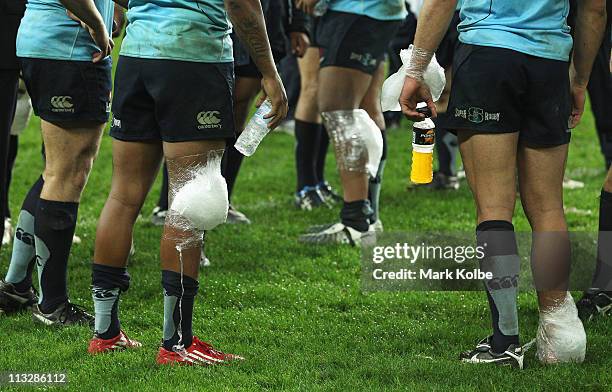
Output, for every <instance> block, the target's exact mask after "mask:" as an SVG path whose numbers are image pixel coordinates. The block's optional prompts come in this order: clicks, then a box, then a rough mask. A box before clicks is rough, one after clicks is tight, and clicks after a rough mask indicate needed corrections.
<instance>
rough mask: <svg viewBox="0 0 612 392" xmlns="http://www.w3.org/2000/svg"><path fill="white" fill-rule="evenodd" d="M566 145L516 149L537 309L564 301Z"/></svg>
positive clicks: (567, 261) (567, 255)
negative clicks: (528, 230) (531, 239)
mask: <svg viewBox="0 0 612 392" xmlns="http://www.w3.org/2000/svg"><path fill="white" fill-rule="evenodd" d="M567 151H568V144H565V145H561V146H557V147H549V148H530V147H527V146H524V145H521V146H520V147H519V155H518V168H519V183H520V192H521V203H522V204H523V210H524V211H525V215H526V216H527V219H528V220H529V224H530V225H531V228H532V230H533V233H534V235H533V243H532V254H531V259H532V269H533V273H534V278H535V281H536V288H537V289H538V302H539V304H540V308H541V309H548V308H551V307H554V306H555V305H558V304H559V303H561V302H563V300H565V296H566V291H567V288H568V287H567V285H568V277H569V268H570V243H569V235H568V232H567V223H566V221H565V213H564V211H563V174H564V172H565V164H566V161H567Z"/></svg>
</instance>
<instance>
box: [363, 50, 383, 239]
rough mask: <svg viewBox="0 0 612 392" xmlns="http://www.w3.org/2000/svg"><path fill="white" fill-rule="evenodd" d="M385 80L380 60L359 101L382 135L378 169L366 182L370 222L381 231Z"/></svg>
mask: <svg viewBox="0 0 612 392" xmlns="http://www.w3.org/2000/svg"><path fill="white" fill-rule="evenodd" d="M384 81H385V64H384V62H381V63H380V64H379V65H378V68H377V69H376V71H375V72H374V74H373V75H372V82H371V83H370V87H369V88H368V91H367V92H366V95H365V97H363V100H362V101H361V105H360V107H361V109H364V110H365V111H366V112H368V115H369V116H370V118H372V120H374V122H375V123H376V126H377V127H378V128H379V129H380V131H381V134H382V137H383V152H382V156H381V158H380V164H379V165H378V171H377V172H376V176H375V177H370V178H369V183H368V200H369V201H370V206H371V207H372V216H371V218H370V220H371V223H372V224H374V225H375V226H374V227H375V228H376V230H378V231H382V221H381V220H380V215H379V211H380V208H379V207H380V191H381V188H382V180H383V174H384V171H385V164H386V163H387V137H386V133H385V129H386V125H385V117H384V116H383V113H382V107H381V106H380V94H381V92H382V85H383V83H384Z"/></svg>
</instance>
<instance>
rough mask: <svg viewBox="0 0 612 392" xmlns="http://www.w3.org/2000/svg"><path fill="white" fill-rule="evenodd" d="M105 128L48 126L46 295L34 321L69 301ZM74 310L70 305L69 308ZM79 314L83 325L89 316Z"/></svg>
mask: <svg viewBox="0 0 612 392" xmlns="http://www.w3.org/2000/svg"><path fill="white" fill-rule="evenodd" d="M103 128H104V124H96V123H82V124H77V123H71V124H52V123H49V122H47V121H42V134H43V140H44V143H45V152H46V164H45V170H44V174H43V177H44V179H45V182H44V185H43V187H42V191H41V194H40V199H39V200H38V205H37V207H36V213H35V217H34V232H35V234H36V236H35V243H36V258H37V266H38V276H39V283H40V287H41V294H42V295H41V296H40V299H39V306H38V307H37V308H35V310H34V313H35V314H34V316H35V317H36V318H37V319H38V320H40V321H43V322H44V321H45V320H43V319H48V318H49V317H53V315H52V314H53V312H54V311H55V310H57V309H58V308H59V307H60V305H62V304H65V303H67V301H68V287H67V271H68V258H69V255H70V248H71V245H72V238H73V235H74V231H75V228H76V223H77V215H78V209H79V201H80V198H81V193H82V192H83V189H84V188H85V184H86V183H87V178H88V176H89V172H90V171H91V167H92V165H93V161H94V158H95V156H96V154H97V152H98V147H99V144H100V137H101V135H102V129H103ZM66 306H68V305H66ZM79 313H82V312H76V313H75V315H77V317H75V320H78V321H77V322H87V319H88V318H89V316H88V315H85V314H79Z"/></svg>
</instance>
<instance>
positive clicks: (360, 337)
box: [0, 114, 612, 391]
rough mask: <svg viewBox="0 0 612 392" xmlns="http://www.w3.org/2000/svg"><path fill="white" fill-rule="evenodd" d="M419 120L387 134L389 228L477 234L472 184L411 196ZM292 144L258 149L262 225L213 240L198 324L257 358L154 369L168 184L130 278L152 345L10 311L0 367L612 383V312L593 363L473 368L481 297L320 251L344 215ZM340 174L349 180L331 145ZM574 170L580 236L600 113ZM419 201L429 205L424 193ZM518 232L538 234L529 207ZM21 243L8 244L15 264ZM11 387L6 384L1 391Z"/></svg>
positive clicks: (92, 184)
mask: <svg viewBox="0 0 612 392" xmlns="http://www.w3.org/2000/svg"><path fill="white" fill-rule="evenodd" d="M39 126H40V123H39V121H38V119H33V120H32V121H31V123H30V125H29V127H28V129H27V130H26V132H25V134H24V136H23V137H22V138H21V141H20V150H19V156H18V158H17V164H16V168H15V174H14V179H13V185H12V188H11V208H12V212H13V216H17V215H18V211H19V207H20V203H21V200H22V198H23V196H24V195H25V193H26V192H27V190H28V188H29V187H30V185H31V184H32V183H33V181H35V179H36V178H37V176H38V175H39V174H40V171H41V169H42V161H41V157H40V132H39ZM408 130H409V124H408V123H407V122H406V123H404V124H403V126H402V129H397V130H391V131H390V132H389V140H390V143H389V145H390V152H389V163H388V165H387V169H386V173H385V176H386V177H385V184H384V188H383V193H382V206H383V208H382V220H383V221H384V224H385V228H386V230H387V231H394V232H402V231H404V232H410V231H412V232H416V231H427V230H429V231H466V232H471V231H473V229H474V220H475V217H474V206H473V202H472V199H471V196H470V193H469V191H468V189H467V187H466V185H465V183H463V184H462V188H461V190H460V191H458V192H445V193H432V192H430V191H417V192H406V190H405V186H406V184H407V180H408V172H409V164H410V141H411V134H410V132H409V131H408ZM293 154H294V140H293V138H292V137H290V136H288V135H286V134H282V133H275V134H273V135H271V136H270V137H268V139H266V140H265V141H264V143H263V145H262V146H261V148H260V150H259V151H258V153H257V154H255V156H253V157H252V158H248V159H246V160H245V163H244V165H243V170H242V172H241V175H240V177H239V180H238V183H237V187H236V190H235V197H234V203H235V204H236V205H237V207H238V208H239V209H240V210H242V211H244V212H245V213H246V214H247V215H248V216H249V217H250V218H251V219H252V221H253V224H252V225H250V226H234V225H224V226H222V227H219V228H218V229H216V230H214V231H213V232H212V233H210V235H209V236H208V244H207V253H208V256H209V257H210V259H211V261H212V263H213V264H212V267H210V268H208V269H205V270H204V271H203V273H202V274H201V278H200V282H201V286H200V287H201V291H200V295H199V297H198V300H197V303H196V309H195V320H194V326H195V332H196V333H197V334H198V335H199V336H200V337H201V338H203V339H205V340H208V341H210V342H212V343H213V344H215V345H218V346H219V347H220V348H221V349H224V350H227V351H229V352H235V353H240V354H242V355H244V356H245V357H246V358H247V360H246V361H245V362H244V363H241V364H238V365H235V366H229V367H218V368H188V367H181V368H169V367H158V366H156V365H155V355H156V353H157V349H158V346H159V342H160V339H161V328H162V318H163V315H162V306H163V305H162V298H163V297H162V291H161V286H160V280H161V277H160V272H159V258H158V249H159V237H160V233H161V230H160V228H158V227H154V226H152V225H150V224H149V223H148V217H149V214H150V212H151V209H152V208H153V206H154V203H155V201H156V199H157V194H158V190H159V184H157V185H156V187H155V189H154V190H153V192H152V194H151V196H150V197H149V199H148V201H147V203H146V205H145V207H144V209H143V213H142V216H141V218H140V219H139V221H138V223H137V226H136V229H135V238H134V242H135V245H136V254H135V256H134V257H133V258H132V259H131V261H130V274H131V275H132V287H131V289H130V291H129V292H128V293H126V294H125V295H124V296H123V297H122V303H121V319H122V324H123V327H124V329H125V330H126V331H127V332H128V334H130V336H131V337H133V338H136V339H138V340H140V341H141V342H142V343H143V344H144V347H143V348H142V349H141V350H139V351H134V352H122V353H112V354H109V355H102V356H96V357H92V356H90V355H88V354H87V353H86V348H87V342H88V340H89V339H90V338H91V331H89V330H88V329H86V328H78V327H72V328H65V329H62V330H50V329H47V328H45V327H42V326H38V325H35V324H33V322H32V320H31V316H30V315H29V314H21V315H18V316H16V317H11V318H2V319H0V371H17V372H51V371H63V370H65V371H67V373H68V380H69V383H68V388H69V389H70V390H78V391H102V390H108V391H124V390H125V391H136V390H138V391H149V390H151V391H154V390H157V391H173V390H176V391H199V390H202V391H213V390H230V391H233V390H304V391H311V390H334V391H350V390H409V391H421V390H422V391H429V390H434V391H450V390H453V391H454V390H460V391H473V390H514V391H515V390H525V391H538V390H541V391H560V390H568V391H569V390H572V391H574V390H576V391H578V390H593V391H610V390H612V373H611V372H610V369H611V368H612V356H611V355H610V353H611V345H610V337H609V335H608V332H609V330H610V327H611V325H612V324H611V323H612V320H611V319H606V320H599V321H596V322H594V323H592V324H589V325H588V326H587V334H588V339H589V346H588V352H587V358H586V361H585V363H584V364H581V365H563V366H556V367H543V366H541V365H540V364H539V362H538V361H537V360H536V359H535V357H534V354H533V351H532V352H530V353H529V355H528V359H527V366H528V368H527V369H525V370H524V371H517V370H513V369H509V368H498V367H474V366H469V365H464V364H462V363H460V362H458V361H457V355H458V353H459V351H460V350H463V349H465V348H467V347H469V346H471V345H472V344H473V342H475V341H476V340H477V339H479V338H482V337H483V336H485V334H487V333H488V331H489V326H490V321H489V315H488V310H487V307H486V300H485V298H484V294H482V293H460V292H455V293H454V292H447V293H426V292H403V293H384V292H381V293H369V294H367V295H366V294H363V293H362V292H361V291H360V280H359V279H360V255H359V250H358V249H353V248H345V247H316V248H313V247H306V246H302V245H300V244H298V242H297V241H296V237H297V236H298V235H299V234H301V232H302V231H303V230H304V229H305V228H306V227H307V226H309V225H312V224H318V223H328V222H331V221H333V220H335V219H337V214H338V210H329V209H319V210H316V211H313V212H302V211H298V210H296V209H295V208H293V206H292V194H293V191H294V186H295V185H294V180H295V170H294V165H293ZM327 173H328V179H329V180H330V182H332V184H334V185H335V186H337V185H338V181H337V176H336V173H335V164H334V161H333V157H332V155H331V154H330V156H329V160H328V171H327ZM568 173H569V176H570V177H572V178H574V179H579V180H582V181H584V182H585V184H586V186H585V188H584V189H581V190H568V191H566V194H565V196H566V205H567V207H574V208H577V209H579V210H583V211H590V214H586V213H582V214H574V213H571V214H568V222H569V225H570V227H571V229H572V230H574V231H595V230H597V211H598V195H599V190H600V187H601V184H602V181H603V179H604V174H605V173H604V170H603V159H602V158H601V154H600V153H599V147H598V142H597V136H596V134H595V132H594V130H593V120H592V117H591V116H590V114H589V115H587V116H586V117H585V119H584V121H583V123H582V125H581V126H580V128H579V129H578V130H577V131H575V132H574V138H573V140H572V144H571V151H570V159H569V164H568ZM110 178H111V139H110V138H109V137H108V136H107V135H106V136H105V137H104V141H103V144H102V148H101V151H100V155H99V158H98V160H97V162H96V164H95V166H94V170H93V173H92V175H91V177H90V180H89V183H88V186H87V190H86V192H85V194H84V196H83V200H82V203H81V209H80V215H79V223H78V228H77V232H78V234H79V235H80V236H81V238H82V239H83V242H82V244H80V245H76V246H74V247H73V251H72V256H71V260H70V272H69V284H70V293H71V298H72V300H73V301H75V302H77V303H81V304H84V305H86V306H87V307H88V308H90V309H92V308H93V305H92V301H91V294H90V289H89V287H90V281H91V280H90V276H91V272H90V264H91V261H92V254H93V244H94V233H95V228H96V221H97V218H98V215H99V212H100V210H101V209H102V206H103V204H104V201H105V198H106V196H107V192H108V190H109V185H110ZM417 203H418V208H416V207H415V206H416V204H417ZM514 223H515V226H516V227H517V230H523V231H525V230H528V229H529V227H528V224H527V221H526V219H525V217H524V215H523V214H522V212H521V211H520V208H517V212H516V218H515V222H514ZM9 258H10V248H9V247H5V248H3V250H2V253H1V254H0V260H1V261H0V272H1V273H2V274H4V272H5V271H6V268H7V265H8V260H9ZM520 315H521V321H520V327H521V333H522V339H523V340H525V341H526V340H527V339H531V338H532V337H534V336H535V331H536V328H537V307H536V300H535V295H534V294H531V293H523V294H521V296H520ZM4 388H5V386H0V390H2V389H4Z"/></svg>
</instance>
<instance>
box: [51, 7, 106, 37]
mask: <svg viewBox="0 0 612 392" xmlns="http://www.w3.org/2000/svg"><path fill="white" fill-rule="evenodd" d="M60 2H61V3H62V5H63V6H64V7H66V9H67V10H68V11H70V12H72V13H73V14H74V15H75V16H76V17H77V18H79V19H80V20H81V21H82V22H83V23H85V24H86V25H87V26H89V27H90V28H92V29H95V30H98V29H101V28H102V27H104V20H103V19H102V15H100V12H99V11H98V9H97V8H96V5H95V3H94V2H93V0H60Z"/></svg>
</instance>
